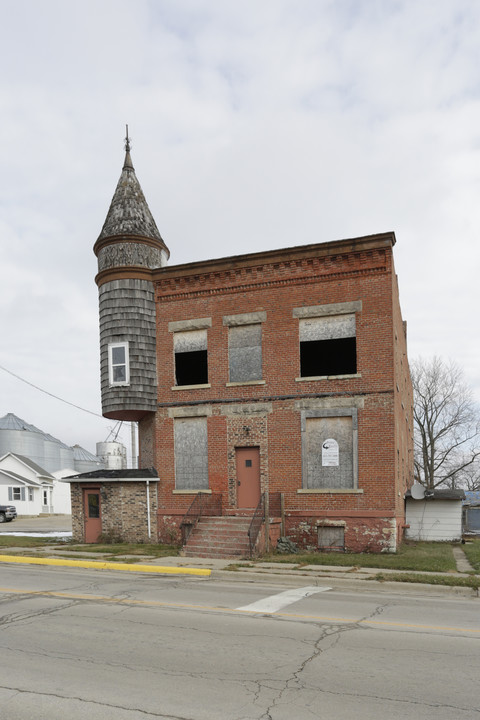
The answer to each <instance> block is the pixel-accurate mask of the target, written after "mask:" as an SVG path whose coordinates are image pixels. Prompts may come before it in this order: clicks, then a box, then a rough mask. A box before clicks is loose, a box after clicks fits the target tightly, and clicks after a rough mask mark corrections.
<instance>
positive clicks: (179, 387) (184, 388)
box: [172, 383, 212, 390]
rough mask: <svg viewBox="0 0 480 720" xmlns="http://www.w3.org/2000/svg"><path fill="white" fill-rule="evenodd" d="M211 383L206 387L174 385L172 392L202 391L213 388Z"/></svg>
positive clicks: (206, 384)
mask: <svg viewBox="0 0 480 720" xmlns="http://www.w3.org/2000/svg"><path fill="white" fill-rule="evenodd" d="M211 387H212V386H211V385H210V383H205V384H204V385H174V386H173V387H172V390H201V389H202V388H211Z"/></svg>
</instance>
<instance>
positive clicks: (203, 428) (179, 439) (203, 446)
mask: <svg viewBox="0 0 480 720" xmlns="http://www.w3.org/2000/svg"><path fill="white" fill-rule="evenodd" d="M174 422H175V425H174V441H175V487H176V489H177V490H206V489H208V446H207V418H205V417H195V418H177V419H175V421H174Z"/></svg>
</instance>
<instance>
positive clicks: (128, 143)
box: [125, 125, 130, 152]
mask: <svg viewBox="0 0 480 720" xmlns="http://www.w3.org/2000/svg"><path fill="white" fill-rule="evenodd" d="M125 127H126V128H127V134H126V136H125V150H126V152H130V138H129V137H128V125H125Z"/></svg>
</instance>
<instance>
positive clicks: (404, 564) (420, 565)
mask: <svg viewBox="0 0 480 720" xmlns="http://www.w3.org/2000/svg"><path fill="white" fill-rule="evenodd" d="M262 559H263V560H268V561H269V562H278V563H294V564H295V565H298V566H305V565H340V566H342V567H344V566H346V565H347V566H349V565H353V566H355V567H360V568H361V567H373V568H385V569H388V570H415V571H417V572H455V571H456V564H455V558H454V557H453V552H452V547H451V545H450V544H449V543H429V542H411V541H410V542H405V543H403V544H402V545H400V547H399V549H398V551H397V552H396V553H308V554H300V553H299V554H298V555H280V554H276V553H273V554H271V555H268V556H265V557H264V558H262Z"/></svg>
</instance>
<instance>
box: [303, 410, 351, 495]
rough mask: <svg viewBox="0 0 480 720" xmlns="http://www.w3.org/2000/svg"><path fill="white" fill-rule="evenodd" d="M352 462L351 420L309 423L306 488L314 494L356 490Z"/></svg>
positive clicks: (323, 419) (315, 419) (316, 419)
mask: <svg viewBox="0 0 480 720" xmlns="http://www.w3.org/2000/svg"><path fill="white" fill-rule="evenodd" d="M332 447H333V448H334V450H335V453H332ZM353 461H354V444H353V425H352V417H351V416H348V415H346V416H340V417H310V418H307V419H306V423H305V438H304V468H303V470H304V487H306V488H308V489H311V490H316V489H327V488H332V489H342V488H346V489H349V488H354V485H355V484H354V472H353V469H354V462H353Z"/></svg>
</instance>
